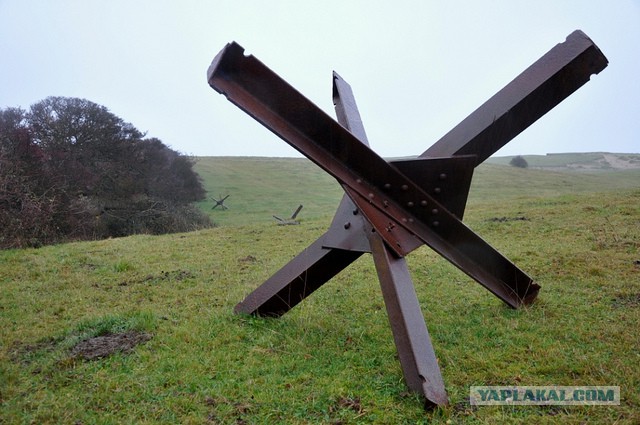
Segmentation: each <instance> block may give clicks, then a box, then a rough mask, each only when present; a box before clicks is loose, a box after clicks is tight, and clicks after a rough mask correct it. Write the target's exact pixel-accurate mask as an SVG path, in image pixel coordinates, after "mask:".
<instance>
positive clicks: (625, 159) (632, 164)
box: [486, 152, 640, 171]
mask: <svg viewBox="0 0 640 425" xmlns="http://www.w3.org/2000/svg"><path fill="white" fill-rule="evenodd" d="M520 156H522V157H523V158H524V159H525V160H526V161H527V163H528V164H529V168H535V169H543V170H556V171H563V170H564V171H569V170H571V171H612V170H634V169H640V154H638V153H611V152H582V153H576V152H567V153H548V154H546V155H520ZM513 158H514V156H502V157H492V158H489V159H488V160H487V161H486V162H488V163H489V164H497V165H509V162H510V161H511V160H512V159H513Z"/></svg>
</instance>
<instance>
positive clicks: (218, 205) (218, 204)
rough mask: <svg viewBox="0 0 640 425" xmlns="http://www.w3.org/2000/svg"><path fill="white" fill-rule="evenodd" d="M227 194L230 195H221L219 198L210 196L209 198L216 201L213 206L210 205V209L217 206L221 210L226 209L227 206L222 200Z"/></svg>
mask: <svg viewBox="0 0 640 425" xmlns="http://www.w3.org/2000/svg"><path fill="white" fill-rule="evenodd" d="M229 196H231V195H227V196H225V197H224V198H223V197H222V195H221V196H220V197H219V198H220V200H218V199H216V198H214V197H211V200H212V201H213V202H215V203H216V204H215V205H214V206H213V207H211V209H212V210H215V209H216V208H217V207H220V209H221V210H228V209H229V208H227V206H226V205H225V204H224V201H226V200H227V198H228V197H229Z"/></svg>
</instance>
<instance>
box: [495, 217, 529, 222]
mask: <svg viewBox="0 0 640 425" xmlns="http://www.w3.org/2000/svg"><path fill="white" fill-rule="evenodd" d="M487 221H492V222H494V223H504V222H506V221H529V218H527V217H525V216H519V217H491V218H490V219H488V220H487Z"/></svg>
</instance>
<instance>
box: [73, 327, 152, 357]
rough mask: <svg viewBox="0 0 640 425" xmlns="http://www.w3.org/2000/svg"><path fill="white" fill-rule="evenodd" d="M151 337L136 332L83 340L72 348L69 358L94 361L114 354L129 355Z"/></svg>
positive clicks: (144, 333)
mask: <svg viewBox="0 0 640 425" xmlns="http://www.w3.org/2000/svg"><path fill="white" fill-rule="evenodd" d="M151 336H152V335H151V334H148V333H146V332H137V331H129V332H122V333H117V334H107V335H101V336H96V337H93V338H89V339H85V340H84V341H81V342H79V343H78V344H77V345H76V346H75V347H73V349H72V350H71V357H74V358H79V359H85V360H96V359H101V358H104V357H107V356H110V355H111V354H113V353H116V352H122V353H129V352H131V350H133V348H134V347H135V346H136V345H139V344H144V343H145V342H147V341H149V340H150V339H151Z"/></svg>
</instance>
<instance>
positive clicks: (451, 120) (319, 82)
mask: <svg viewBox="0 0 640 425" xmlns="http://www.w3.org/2000/svg"><path fill="white" fill-rule="evenodd" d="M575 29H582V30H583V31H584V32H585V33H586V34H587V35H588V36H589V37H591V38H592V39H593V41H594V42H595V43H596V44H597V45H598V46H599V47H600V49H601V50H602V51H603V53H604V54H605V55H606V56H607V58H608V59H609V66H608V67H607V68H606V69H605V70H604V71H602V72H601V73H600V74H599V75H597V76H594V77H592V79H591V81H590V82H589V83H587V84H586V85H585V86H583V87H582V88H581V89H580V90H578V91H577V92H576V93H574V94H573V95H572V96H571V97H569V98H568V99H567V100H565V101H564V102H563V103H562V104H560V105H559V106H558V107H556V108H555V109H553V110H552V111H551V112H549V113H548V114H547V115H546V116H544V117H542V118H541V119H540V120H539V121H538V122H536V123H534V124H533V125H532V126H531V127H530V128H529V129H527V130H526V131H525V132H524V133H522V134H521V135H520V136H518V137H517V138H516V139H515V140H514V141H512V142H511V143H509V144H508V145H507V146H506V147H505V148H503V149H502V150H501V151H500V152H498V155H515V154H544V153H549V152H591V151H609V152H640V0H589V1H587V0H576V1H573V0H571V1H568V0H566V1H559V0H536V1H524V0H522V1H519V0H500V1H489V0H487V1H452V0H447V1H444V0H442V1H394V2H391V1H375V0H369V1H348V0H341V1H333V0H331V1H299V0H292V1H280V0H268V1H267V0H263V1H241V0H230V1H214V0H210V1H195V0H180V1H178V0H175V1H168V0H167V1H163V0H144V1H143V0H109V1H93V0H56V1H48V0H0V108H5V107H7V106H20V107H22V108H24V109H27V108H28V107H29V106H30V105H31V104H33V103H35V102H37V101H39V100H42V99H44V98H45V97H47V96H70V97H81V98H85V99H88V100H91V101H93V102H96V103H98V104H101V105H104V106H106V107H107V108H109V109H110V110H111V111H112V112H113V113H115V114H116V115H118V116H119V117H121V118H122V119H124V120H125V121H128V122H131V123H132V124H133V125H134V126H136V127H137V128H138V129H140V130H142V131H147V132H148V135H149V136H154V137H158V138H160V139H161V140H162V141H163V142H165V143H166V144H168V145H170V146H171V147H172V148H174V149H176V150H178V151H181V152H183V153H186V154H193V155H199V156H204V155H213V156H222V155H242V156H249V155H250V156H299V155H298V154H297V152H295V151H294V150H293V149H292V148H290V147H289V146H288V145H287V144H286V143H284V142H283V141H281V140H280V139H278V138H277V137H276V136H274V135H273V134H272V133H271V132H269V131H267V130H266V129H264V128H263V127H261V126H260V125H259V124H257V123H256V122H255V121H254V120H253V119H252V118H250V117H249V116H248V115H246V114H244V113H243V112H241V111H240V110H239V109H238V108H236V107H235V106H233V105H232V104H231V103H230V102H228V101H227V100H226V99H225V98H224V97H223V96H221V95H219V94H218V93H216V92H215V91H214V90H213V89H211V88H210V87H209V86H208V84H207V81H206V70H207V68H208V66H209V64H210V62H211V60H212V59H213V57H214V56H215V55H216V53H217V52H218V51H219V50H221V49H222V48H223V47H224V46H225V44H226V43H228V42H230V41H232V40H235V41H237V42H238V43H239V44H240V45H242V46H243V47H244V48H245V49H246V51H247V53H251V54H253V55H254V56H256V57H257V58H258V59H259V60H261V61H262V62H264V63H265V64H266V65H267V66H268V67H270V68H271V69H273V70H274V71H275V72H276V73H278V74H279V75H280V76H282V77H283V78H284V79H286V80H287V81H288V82H289V83H291V84H292V85H293V86H294V87H296V88H297V89H298V90H299V91H300V92H302V93H303V94H304V95H305V96H307V97H308V98H309V99H310V100H311V101H313V102H314V103H315V104H317V105H318V106H319V107H320V108H322V109H323V110H324V111H325V112H327V113H329V114H330V115H332V116H334V113H333V105H332V102H331V71H332V70H336V71H337V72H338V73H339V74H340V75H341V76H342V77H343V78H344V79H345V80H347V82H349V83H350V84H351V86H352V88H353V91H354V94H355V96H356V100H357V102H358V106H359V108H360V112H361V115H362V119H363V121H364V125H365V128H366V130H367V134H368V136H369V140H370V142H371V145H372V147H373V149H374V150H376V151H377V152H378V153H379V154H380V155H383V156H405V155H416V154H419V153H421V152H423V151H424V150H425V149H426V148H427V147H428V146H430V145H431V144H432V143H433V142H435V141H436V140H437V139H439V138H440V137H441V136H442V135H444V134H445V133H446V132H447V131H448V130H449V129H451V128H452V127H453V126H454V125H456V124H457V123H458V122H459V121H461V120H462V119H463V118H465V117H466V116H467V115H468V114H469V113H471V112H472V111H473V110H474V109H476V108H477V107H478V106H479V105H480V104H482V103H483V102H484V101H486V100H487V99H488V98H489V97H490V96H492V95H493V94H494V93H495V92H496V91H498V90H499V89H500V88H502V87H503V86H504V85H505V84H507V83H508V82H509V81H511V80H512V79H513V78H514V77H515V76H516V75H518V74H519V73H520V72H522V71H523V70H524V69H525V68H526V67H528V66H529V65H530V64H531V63H533V62H534V61H535V60H537V59H538V58H539V57H540V56H542V55H543V54H544V53H546V52H547V51H548V50H549V49H551V48H552V47H553V46H555V45H556V44H557V43H560V42H563V41H564V39H565V37H566V36H567V35H568V34H570V33H571V32H572V31H573V30H575Z"/></svg>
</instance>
